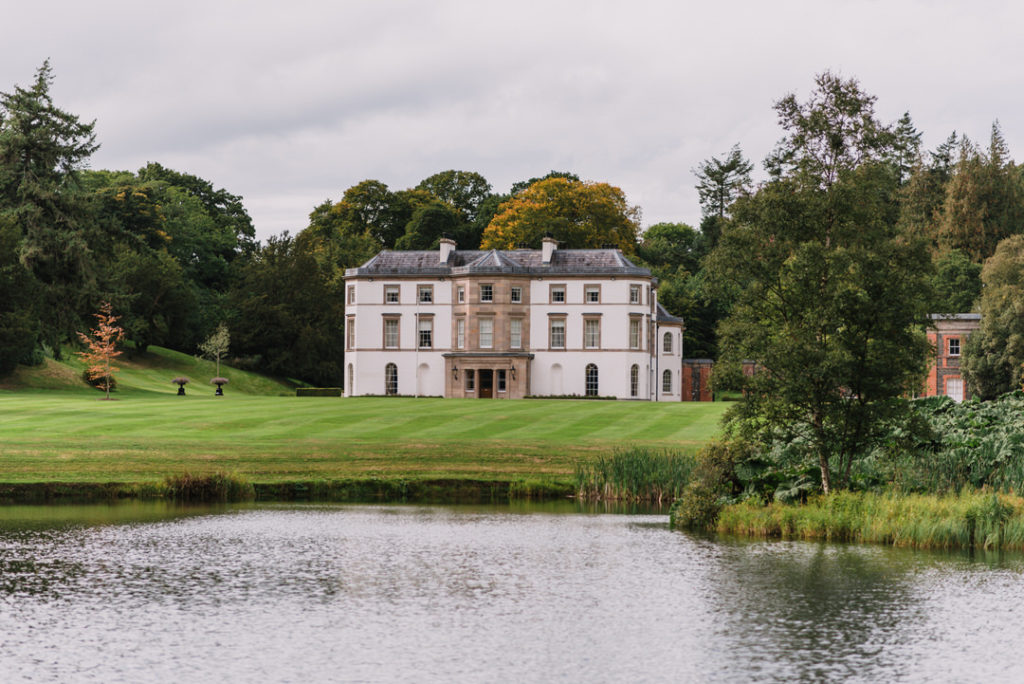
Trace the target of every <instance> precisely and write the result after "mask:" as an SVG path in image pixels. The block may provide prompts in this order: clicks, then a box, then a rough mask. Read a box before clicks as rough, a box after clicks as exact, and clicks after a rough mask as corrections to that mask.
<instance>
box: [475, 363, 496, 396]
mask: <svg viewBox="0 0 1024 684" xmlns="http://www.w3.org/2000/svg"><path fill="white" fill-rule="evenodd" d="M477 372H478V373H479V374H480V392H479V396H480V398H481V399H491V398H492V397H494V371H492V370H486V369H480V370H479V371H477Z"/></svg>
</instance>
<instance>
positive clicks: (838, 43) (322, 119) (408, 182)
mask: <svg viewBox="0 0 1024 684" xmlns="http://www.w3.org/2000/svg"><path fill="white" fill-rule="evenodd" d="M1022 8H1024V5H1021V4H1020V3H1014V2H978V1H975V2H941V1H925V0H921V1H918V2H909V1H907V2H905V1H902V0H888V1H878V2H869V1H856V0H846V1H841V2H839V1H837V2H827V1H826V0H812V1H792V2H779V1H771V2H768V1H765V0H756V1H754V0H752V1H750V2H727V1H722V0H719V1H718V2H699V3H697V2H679V1H678V0H677V1H675V2H643V1H639V0H629V1H627V0H621V1H620V2H598V1H594V0H588V1H586V2H558V1H557V0H548V1H546V2H532V1H529V0H516V1H515V2H502V3H497V2H485V1H483V0H477V1H471V0H466V1H463V2H456V1H436V2H430V1H427V0H420V1H417V2H413V1H409V2H389V1H382V0H368V1H365V2H364V1H359V2H354V1H338V2H301V1H295V0H292V1H290V2H258V1H255V0H253V1H247V2H221V1H218V0H206V1H204V2H189V1H176V2H173V3H145V2H132V3H121V2H103V1H93V2H88V3H80V2H75V3H71V2H40V3H27V2H23V3H18V4H17V6H16V7H14V8H11V7H6V8H5V9H4V12H3V18H2V19H0V90H2V91H9V90H10V89H11V88H12V86H13V85H14V84H20V85H28V84H29V83H31V80H32V77H33V74H34V72H35V69H36V68H37V67H38V66H39V65H40V64H41V63H42V62H43V60H44V59H46V58H50V60H51V64H52V67H53V70H54V74H55V77H56V81H55V84H54V88H53V95H54V97H55V100H56V102H57V104H58V106H61V107H63V108H64V109H67V110H69V111H71V112H73V113H75V114H77V115H79V116H80V117H81V118H83V119H85V120H92V119H96V121H97V126H96V130H97V138H98V141H99V142H100V144H101V145H102V147H101V148H100V150H99V151H98V152H97V153H96V154H95V155H94V157H93V159H92V164H91V166H92V168H96V169H128V170H133V171H134V170H137V169H139V168H140V167H142V166H143V165H145V163H146V162H147V161H158V162H160V163H161V164H163V165H165V166H169V167H171V168H174V169H176V170H179V171H185V172H189V173H194V174H196V175H199V176H202V177H204V178H206V179H207V180H210V181H211V182H212V183H213V184H214V185H215V186H216V187H224V188H226V189H227V190H229V191H230V192H233V193H235V194H239V195H242V196H243V197H244V200H245V206H246V207H247V208H248V210H249V213H250V214H252V217H253V219H254V221H255V224H256V231H257V235H258V237H260V238H261V239H265V238H266V237H267V236H269V235H272V234H275V233H279V232H281V231H283V230H290V231H291V232H293V233H294V232H297V231H299V230H301V229H302V228H304V227H305V226H306V224H307V218H308V214H309V212H310V211H311V210H312V208H313V207H314V206H315V205H317V204H319V203H320V202H322V201H323V200H324V199H327V198H330V199H332V200H338V199H340V197H341V195H342V193H343V192H344V190H345V189H346V188H348V187H349V186H351V185H354V184H355V183H358V182H359V181H361V180H363V179H366V178H375V179H377V180H380V181H383V182H384V183H386V184H388V186H389V187H391V189H393V190H399V189H403V188H407V187H412V186H414V185H415V184H416V183H418V182H419V181H420V180H422V179H423V178H425V177H427V176H429V175H431V174H433V173H436V172H438V171H443V170H445V169H463V170H470V171H476V172H479V173H481V174H482V175H483V176H484V177H486V178H487V179H488V180H489V181H490V182H491V184H492V186H493V187H494V190H495V191H499V192H507V191H508V188H509V186H510V185H511V184H512V183H513V182H515V181H518V180H523V179H526V178H530V177H532V176H539V175H543V174H544V173H546V172H548V171H549V170H551V169H557V170H567V171H573V172H575V173H577V174H578V175H579V176H580V177H581V178H584V179H586V180H595V181H604V182H608V183H611V184H613V185H617V186H619V187H621V188H622V189H623V190H624V191H625V193H626V195H627V198H628V200H629V201H630V203H631V204H637V205H639V206H640V207H641V209H642V211H643V225H644V226H647V225H651V224H653V223H657V222H659V221H685V222H688V223H691V224H693V225H695V226H696V225H697V224H698V223H699V220H700V208H699V206H698V203H697V193H696V191H695V190H694V188H693V186H694V183H695V179H694V177H693V174H692V169H693V168H694V167H695V166H696V165H697V164H699V163H700V162H701V161H702V160H704V159H707V158H708V157H710V156H712V155H716V156H722V155H723V154H724V153H725V152H727V151H728V149H729V148H730V147H731V146H732V145H733V144H734V143H737V142H738V143H740V145H741V146H742V148H743V151H744V153H745V154H746V155H747V156H748V157H750V158H751V159H752V160H753V161H754V162H755V164H756V165H757V169H758V171H760V170H761V161H762V160H763V159H764V157H765V155H766V154H767V153H768V152H769V151H770V150H771V148H772V147H773V146H774V144H775V143H776V141H777V140H778V139H779V138H780V137H781V131H780V129H779V128H778V125H777V123H776V120H775V114H774V111H773V110H772V103H773V102H775V101H776V100H778V99H779V98H781V97H782V96H784V95H785V94H787V93H789V92H795V93H796V94H797V95H798V97H800V98H801V99H803V97H805V96H806V94H807V93H808V91H809V90H810V88H811V86H812V83H813V78H814V75H815V74H816V73H820V72H822V71H824V70H826V69H830V70H832V71H834V72H837V73H840V74H842V75H843V76H846V77H856V78H857V79H859V80H860V82H861V84H862V86H863V88H864V89H865V90H866V91H867V92H869V93H871V94H874V95H876V96H877V97H878V103H877V111H878V113H879V115H880V116H881V118H882V119H883V120H886V121H893V120H895V119H896V118H898V117H899V116H900V114H902V113H903V112H904V111H909V112H910V113H911V116H912V117H913V119H914V122H915V124H916V125H917V127H918V129H919V130H921V131H922V132H923V133H924V144H925V147H926V148H929V149H931V148H934V147H935V145H937V144H938V143H940V142H942V140H944V139H945V138H946V137H947V136H948V135H949V133H950V132H951V131H953V130H954V129H955V130H957V131H959V132H963V133H966V134H967V135H968V136H970V137H971V138H973V139H975V140H978V141H981V142H987V140H988V136H989V132H990V127H991V124H992V121H993V120H994V119H997V118H998V119H999V120H1000V122H1001V124H1002V127H1003V132H1004V134H1005V136H1006V139H1007V142H1008V143H1009V145H1010V150H1011V152H1012V153H1013V155H1014V157H1015V158H1017V159H1022V158H1024V157H1022V155H1024V121H1021V116H1020V114H1021V112H1022V111H1024V107H1022V104H1024V68H1022V65H1024V40H1022V34H1024V9H1022Z"/></svg>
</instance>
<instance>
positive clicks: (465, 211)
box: [416, 170, 491, 223]
mask: <svg viewBox="0 0 1024 684" xmlns="http://www.w3.org/2000/svg"><path fill="white" fill-rule="evenodd" d="M416 189H417V190H426V191H427V192H429V193H430V194H431V195H433V196H434V197H436V198H437V199H439V200H441V201H442V202H444V203H445V204H447V205H449V206H450V207H452V208H453V209H455V210H456V211H458V212H459V214H460V215H461V218H462V222H463V223H472V222H473V221H474V220H475V219H476V215H477V212H478V211H479V209H480V205H481V204H482V203H483V201H484V200H486V199H487V198H488V197H490V195H491V184H490V183H488V182H487V179H486V178H484V177H483V176H481V175H480V174H479V173H475V172H473V171H455V170H450V171H442V172H440V173H435V174H434V175H432V176H428V177H427V178H424V179H423V180H422V181H420V183H419V185H417V186H416Z"/></svg>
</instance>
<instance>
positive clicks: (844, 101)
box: [765, 71, 895, 188]
mask: <svg viewBox="0 0 1024 684" xmlns="http://www.w3.org/2000/svg"><path fill="white" fill-rule="evenodd" d="M814 84H815V89H814V91H813V92H812V93H811V96H810V98H809V99H808V100H807V101H806V102H803V103H801V102H799V101H797V99H796V95H793V94H789V95H786V96H785V97H784V98H782V99H781V100H779V101H778V102H776V103H775V112H776V113H777V114H778V117H779V124H780V125H781V126H782V128H783V129H784V130H785V131H786V136H785V137H784V138H783V139H782V140H781V141H780V142H779V144H778V145H777V146H776V148H775V150H774V151H773V152H772V154H771V155H769V157H768V159H766V160H765V168H767V169H768V172H769V173H770V174H771V175H772V177H774V178H777V179H778V178H783V177H786V176H802V177H804V178H805V179H806V180H807V181H808V182H810V181H812V180H813V182H815V183H817V184H818V185H819V186H820V187H822V188H828V187H829V186H831V185H832V184H833V183H835V182H836V181H837V180H838V179H839V174H840V172H842V171H843V170H846V169H853V168H856V167H858V166H860V165H861V164H864V163H867V162H871V161H882V160H884V159H886V158H892V156H893V155H894V154H895V149H894V147H893V133H892V129H891V127H889V126H885V125H882V124H881V123H880V122H879V121H878V120H877V119H876V118H875V99H876V98H875V97H874V96H872V95H868V94H866V93H865V92H864V91H862V90H861V87H860V83H858V82H857V80H856V79H852V78H851V79H846V80H843V78H841V77H840V76H838V75H836V74H833V73H832V72H829V71H826V72H824V73H822V74H819V75H818V76H816V77H815V79H814Z"/></svg>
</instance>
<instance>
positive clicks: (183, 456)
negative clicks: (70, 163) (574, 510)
mask: <svg viewBox="0 0 1024 684" xmlns="http://www.w3.org/2000/svg"><path fill="white" fill-rule="evenodd" d="M118 365H119V366H120V367H121V371H120V372H119V373H118V374H117V380H118V390H117V392H115V393H114V395H113V396H114V399H115V400H114V401H101V399H100V398H101V397H102V394H101V393H100V392H97V391H96V390H93V389H91V388H89V387H87V386H85V384H84V383H83V382H82V380H81V375H82V370H83V368H84V366H83V365H82V364H81V363H80V362H79V361H78V360H77V359H75V358H74V357H73V356H72V355H67V356H66V358H65V360H63V361H61V362H56V361H54V360H52V359H49V360H47V362H46V364H45V365H43V366H37V367H33V368H20V369H19V370H18V371H17V372H16V373H15V374H14V375H13V376H10V377H8V378H6V379H4V380H3V381H0V483H25V482H125V483H145V482H156V481H161V480H163V479H164V478H165V477H167V476H168V475H175V474H180V473H182V472H186V471H188V472H192V473H210V472H214V471H226V472H231V473H236V474H238V475H241V476H243V477H245V478H246V479H248V480H250V481H252V482H255V483H260V482H265V483H270V482H288V481H296V480H309V479H342V478H361V479H363V478H386V479H403V478H405V479H411V478H421V479H428V478H429V479H436V478H465V479H481V480H505V481H512V480H546V479H549V480H562V481H564V480H566V479H568V478H569V476H571V475H572V473H573V470H574V466H575V464H576V462H577V461H578V460H579V459H581V458H587V457H588V456H592V455H594V454H598V453H602V452H609V451H611V450H613V449H615V448H616V447H621V446H629V445H634V444H636V445H653V446H658V447H668V448H672V449H680V450H690V451H692V450H695V449H697V448H698V447H699V446H700V445H701V444H703V443H704V442H706V441H707V440H708V439H710V438H711V437H713V436H714V435H715V434H716V433H717V432H718V429H719V428H718V425H719V419H720V417H721V415H722V413H723V411H724V409H725V408H726V406H727V404H722V403H714V404H709V403H704V404H700V403H649V402H624V401H564V400H533V399H528V400H522V401H486V400H468V399H416V398H398V397H395V398H357V399H339V398H313V397H303V398H299V397H296V396H295V390H294V387H293V386H292V385H290V384H288V383H286V382H280V381H277V380H274V379H272V378H267V377H265V376H262V375H258V374H254V373H246V372H244V371H240V370H237V369H233V368H229V367H227V366H221V371H220V374H221V375H222V376H224V377H227V378H229V379H230V381H231V382H230V384H228V385H227V387H226V388H225V396H224V397H214V396H213V393H214V388H213V387H212V386H211V385H210V384H209V379H210V378H212V377H213V376H214V375H215V374H216V371H215V369H214V366H213V364H212V363H210V362H208V361H200V360H197V359H195V358H194V357H192V356H189V355H187V354H181V353H178V352H174V351H170V350H167V349H161V348H159V347H155V348H151V351H150V352H149V353H146V354H144V355H140V356H138V357H136V358H135V359H128V358H124V357H122V358H121V359H119V360H118ZM179 375H184V376H188V377H190V378H192V382H191V383H190V384H189V385H187V387H186V390H187V394H186V396H184V397H179V396H176V395H175V393H176V391H177V386H176V385H174V384H172V383H171V379H172V378H174V377H176V376H179Z"/></svg>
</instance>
